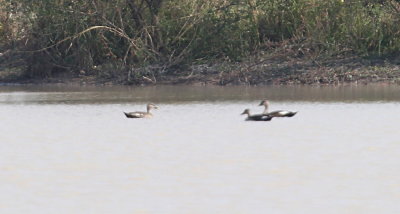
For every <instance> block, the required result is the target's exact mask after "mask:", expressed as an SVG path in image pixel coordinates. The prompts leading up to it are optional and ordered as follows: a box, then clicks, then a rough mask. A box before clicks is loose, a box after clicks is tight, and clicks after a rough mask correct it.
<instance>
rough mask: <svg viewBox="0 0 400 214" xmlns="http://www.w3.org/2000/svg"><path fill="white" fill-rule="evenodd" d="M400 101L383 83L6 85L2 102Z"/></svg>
mask: <svg viewBox="0 0 400 214" xmlns="http://www.w3.org/2000/svg"><path fill="white" fill-rule="evenodd" d="M27 92H29V93H27ZM264 97H265V98H268V99H270V100H274V101H320V102H324V101H331V102H346V101H347V102H349V101H352V102H353V101H400V87H399V86H396V85H381V86H377V85H375V86H370V85H361V86H340V87H339V86H338V87H324V86H322V87H321V86H315V87H312V86H311V87H310V86H266V87H242V86H241V87H211V86H210V87H192V86H154V87H120V86H113V87H65V86H58V87H57V86H53V87H44V86H24V87H22V86H7V87H6V86H3V87H0V103H3V104H10V103H11V104H16V103H71V104H78V103H88V104H94V103H130V102H148V101H152V102H162V103H176V102H188V101H204V102H211V101H220V102H221V101H242V100H259V99H261V98H264Z"/></svg>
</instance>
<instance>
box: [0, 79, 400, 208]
mask: <svg viewBox="0 0 400 214" xmlns="http://www.w3.org/2000/svg"><path fill="white" fill-rule="evenodd" d="M399 90H400V87H395V86H384V87H376V86H374V87H370V86H362V87H337V88H331V87H319V88H316V87H227V88H219V87H215V88H214V87H211V88H208V87H170V86H168V87H150V88H147V87H144V88H125V87H111V88H67V89H66V88H35V87H33V88H16V87H11V88H10V87H7V88H4V87H3V88H1V87H0V118H1V123H0V130H1V132H0V190H1V193H0V211H1V213H37V212H38V211H39V212H40V213H399V211H400V206H399V205H398V201H399V199H400V185H399V184H398V181H399V180H400V156H399V155H398V154H399V153H400V140H399V135H398V126H397V125H398V121H399V119H400V116H399V115H400V108H399V107H400V103H399V101H400V97H399V93H398V92H399ZM263 98H268V99H270V100H271V110H274V109H287V110H293V111H299V113H298V114H297V115H296V116H295V117H293V118H275V119H273V121H271V122H245V121H244V117H242V116H240V115H239V114H240V113H241V112H242V111H243V109H245V108H251V110H252V111H253V112H255V113H256V112H261V111H262V107H258V106H257V105H258V103H259V100H260V99H263ZM148 101H153V102H155V103H157V104H158V105H159V106H160V109H158V110H155V111H154V115H155V116H154V118H153V119H149V120H134V119H127V118H125V117H124V115H123V114H122V111H133V110H145V103H146V102H148ZM353 101H356V102H353Z"/></svg>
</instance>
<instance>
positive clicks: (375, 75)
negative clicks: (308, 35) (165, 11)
mask: <svg viewBox="0 0 400 214" xmlns="http://www.w3.org/2000/svg"><path fill="white" fill-rule="evenodd" d="M9 53H10V52H9ZM161 67H162V66H159V65H150V66H147V67H140V68H133V67H128V66H125V67H122V69H121V67H117V66H116V67H112V65H110V64H106V63H105V64H103V65H98V66H93V68H91V69H87V70H84V69H79V71H77V69H75V70H74V71H59V70H57V69H56V68H55V67H53V68H50V69H49V71H48V72H46V73H47V74H48V76H46V77H41V78H39V77H35V78H29V75H28V71H27V70H28V66H27V63H26V62H25V61H24V58H23V57H21V55H18V54H16V55H13V54H12V53H11V54H2V55H0V85H55V84H61V85H77V86H78V85H94V86H95V85H132V86H135V85H137V86H142V85H216V86H229V85H247V86H259V85H347V84H374V83H384V84H400V57H397V56H394V57H391V58H390V59H389V58H369V59H366V58H361V57H357V56H340V57H326V58H322V57H319V58H311V57H293V56H288V55H283V54H270V55H264V56H255V57H249V58H247V59H246V60H244V61H242V62H226V61H222V62H221V61H218V62H209V63H202V64H193V65H186V66H183V67H184V68H179V69H169V70H166V71H165V69H160V68H161ZM114 68H115V69H114ZM118 68H119V69H118Z"/></svg>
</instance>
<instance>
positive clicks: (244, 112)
mask: <svg viewBox="0 0 400 214" xmlns="http://www.w3.org/2000/svg"><path fill="white" fill-rule="evenodd" d="M244 114H247V115H250V109H245V110H244V111H243V113H241V114H240V115H244Z"/></svg>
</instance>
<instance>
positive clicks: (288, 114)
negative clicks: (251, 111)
mask: <svg viewBox="0 0 400 214" xmlns="http://www.w3.org/2000/svg"><path fill="white" fill-rule="evenodd" d="M259 106H264V108H265V109H264V112H263V115H265V116H268V117H293V116H294V115H296V114H297V111H286V110H278V111H272V112H268V107H269V102H268V100H263V101H261V103H260V105H259Z"/></svg>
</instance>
